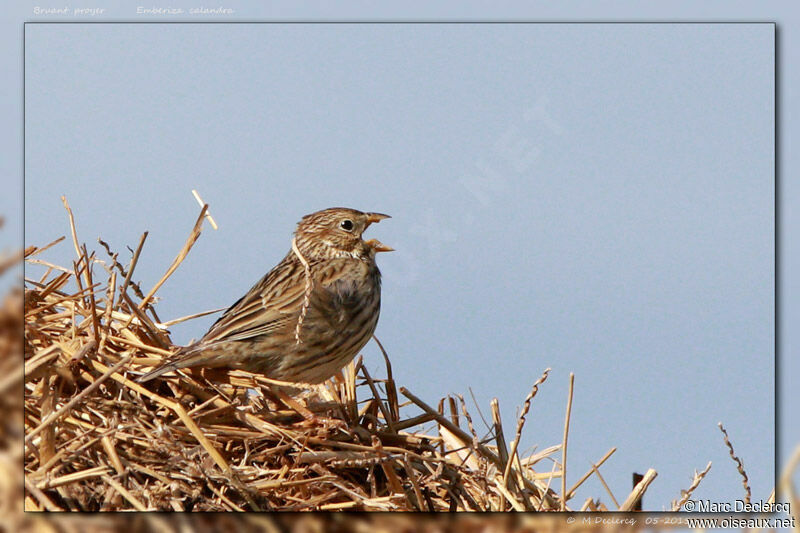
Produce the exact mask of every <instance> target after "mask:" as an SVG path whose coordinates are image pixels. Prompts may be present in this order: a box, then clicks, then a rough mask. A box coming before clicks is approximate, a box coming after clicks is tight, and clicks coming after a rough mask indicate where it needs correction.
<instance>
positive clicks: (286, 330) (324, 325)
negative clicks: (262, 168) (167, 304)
mask: <svg viewBox="0 0 800 533" xmlns="http://www.w3.org/2000/svg"><path fill="white" fill-rule="evenodd" d="M384 218H388V215H382V214H380V213H362V212H361V211H356V210H355V209H347V208H343V207H333V208H330V209H325V210H323V211H318V212H316V213H312V214H310V215H306V216H305V217H303V219H302V220H301V221H300V222H299V223H298V225H297V230H296V231H295V237H294V240H293V241H292V249H291V250H290V251H289V253H288V254H286V257H284V258H283V260H282V261H281V262H280V263H278V265H277V266H276V267H275V268H273V269H272V270H271V271H270V272H269V273H267V275H266V276H264V277H263V278H262V279H261V280H260V281H259V282H258V283H256V284H255V285H254V286H253V287H252V288H251V289H250V290H249V291H248V292H247V294H245V295H244V296H243V297H242V298H241V299H240V300H239V301H237V302H236V303H235V304H233V305H232V306H231V307H230V308H229V309H228V310H227V311H225V313H224V314H223V315H222V316H221V317H220V319H219V320H217V322H216V323H215V324H214V325H213V326H211V329H209V330H208V332H207V333H206V334H205V335H204V336H203V338H201V339H200V340H199V341H197V342H195V343H194V344H191V345H189V346H186V347H184V348H181V349H180V350H179V351H178V352H176V353H175V354H174V355H173V356H171V357H170V358H169V359H167V360H166V361H164V362H163V363H162V364H161V366H159V367H157V368H155V369H154V370H152V371H150V372H148V373H147V374H145V375H144V376H142V377H141V378H140V379H139V381H148V380H150V379H152V378H154V377H157V376H160V375H162V374H165V373H167V372H170V371H172V370H175V369H178V368H187V367H207V368H211V367H225V368H242V369H245V370H248V371H251V372H258V373H262V374H264V375H266V376H267V377H269V378H272V379H278V380H282V381H289V382H294V383H321V382H323V381H325V380H326V379H328V378H330V377H331V376H333V374H335V373H336V372H337V371H339V370H340V369H341V368H342V367H344V366H345V365H346V364H347V363H349V362H350V361H351V360H352V359H353V357H355V355H356V354H357V353H358V351H359V350H361V348H362V347H363V346H364V345H365V344H366V343H367V341H368V340H369V339H370V337H371V336H372V333H373V332H374V331H375V326H376V325H377V323H378V315H379V314H380V305H381V275H380V271H379V270H378V267H377V265H376V264H375V254H376V253H378V252H385V251H391V250H392V248H390V247H388V246H385V245H384V244H382V243H381V242H380V241H378V240H375V239H372V240H369V241H364V240H363V239H362V238H361V235H362V233H363V232H364V230H366V229H367V227H369V225H370V224H372V223H374V222H379V221H380V220H382V219H384ZM309 274H310V278H309Z"/></svg>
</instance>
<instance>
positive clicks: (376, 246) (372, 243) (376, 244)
mask: <svg viewBox="0 0 800 533" xmlns="http://www.w3.org/2000/svg"><path fill="white" fill-rule="evenodd" d="M367 245H368V246H369V247H370V248H372V249H373V250H375V251H376V252H394V248H392V247H391V246H386V245H385V244H383V243H382V242H381V241H379V240H378V239H370V240H368V241H367Z"/></svg>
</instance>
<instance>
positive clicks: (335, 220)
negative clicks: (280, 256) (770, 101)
mask: <svg viewBox="0 0 800 533" xmlns="http://www.w3.org/2000/svg"><path fill="white" fill-rule="evenodd" d="M384 218H389V215H383V214H381V213H362V212H361V211H357V210H355V209H348V208H346V207H331V208H329V209H323V210H322V211H317V212H316V213H311V214H310V215H306V216H304V217H303V219H302V220H301V221H300V222H299V223H298V224H297V230H296V231H295V233H294V236H295V244H296V245H297V248H298V249H299V250H300V252H301V253H302V254H303V257H305V258H306V259H307V260H314V259H334V258H337V257H354V258H357V259H369V258H374V257H375V254H376V253H378V252H391V251H392V250H393V248H391V247H390V246H386V245H385V244H383V243H381V242H380V241H379V240H377V239H370V240H368V241H364V240H363V239H362V234H363V233H364V231H365V230H366V229H367V228H368V227H369V226H370V224H373V223H375V222H380V221H381V220H383V219H384Z"/></svg>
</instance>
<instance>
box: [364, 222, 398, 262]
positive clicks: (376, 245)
mask: <svg viewBox="0 0 800 533" xmlns="http://www.w3.org/2000/svg"><path fill="white" fill-rule="evenodd" d="M384 218H392V217H390V216H389V215H384V214H383V213H367V225H366V226H365V227H364V229H367V228H368V227H369V225H370V224H373V223H375V222H380V221H381V220H383V219H384ZM367 244H368V245H369V246H370V247H371V248H372V249H373V250H375V251H376V252H394V248H392V247H391V246H386V245H385V244H383V243H382V242H381V241H379V240H378V239H370V240H368V241H367Z"/></svg>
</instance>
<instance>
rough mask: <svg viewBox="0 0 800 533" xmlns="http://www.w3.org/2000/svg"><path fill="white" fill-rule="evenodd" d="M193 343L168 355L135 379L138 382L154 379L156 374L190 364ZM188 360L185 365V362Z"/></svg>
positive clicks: (162, 373)
mask: <svg viewBox="0 0 800 533" xmlns="http://www.w3.org/2000/svg"><path fill="white" fill-rule="evenodd" d="M195 346H196V345H195V344H190V345H189V346H184V347H183V348H181V349H180V350H178V351H177V352H175V353H174V354H172V355H171V356H169V357H168V358H167V359H166V360H164V361H162V362H161V363H160V364H159V365H158V366H157V367H155V368H154V369H153V370H151V371H150V372H148V373H146V374H144V375H142V376H140V377H139V379H137V380H136V381H137V382H138V383H144V382H146V381H150V380H151V379H155V378H157V377H158V376H163V375H164V374H167V373H169V372H172V371H173V370H178V369H179V368H185V367H187V366H191V360H190V359H189V357H191V355H192V354H193V353H194V352H195V351H196V349H195ZM187 362H189V364H188V365H187V364H186V363H187Z"/></svg>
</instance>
